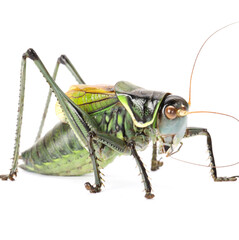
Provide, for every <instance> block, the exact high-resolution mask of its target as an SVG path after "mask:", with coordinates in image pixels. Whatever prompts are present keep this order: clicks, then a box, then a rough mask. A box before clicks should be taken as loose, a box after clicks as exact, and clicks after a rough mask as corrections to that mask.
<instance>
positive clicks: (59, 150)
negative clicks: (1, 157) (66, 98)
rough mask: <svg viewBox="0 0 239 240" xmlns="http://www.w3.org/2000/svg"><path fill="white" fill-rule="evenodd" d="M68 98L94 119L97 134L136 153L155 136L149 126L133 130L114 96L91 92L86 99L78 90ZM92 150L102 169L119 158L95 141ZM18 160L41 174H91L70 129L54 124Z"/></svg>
mask: <svg viewBox="0 0 239 240" xmlns="http://www.w3.org/2000/svg"><path fill="white" fill-rule="evenodd" d="M68 95H70V97H71V99H72V100H74V102H76V103H77V104H78V105H79V106H80V107H81V108H82V109H84V111H86V112H88V114H90V116H92V118H94V120H95V121H96V123H97V125H98V129H99V131H100V132H104V133H108V134H110V135H114V136H116V137H117V138H119V139H121V140H124V141H129V140H134V141H135V143H136V148H137V149H138V150H144V149H145V147H147V145H148V144H149V142H150V139H152V136H153V135H156V133H154V130H153V129H152V128H151V127H150V126H149V127H145V128H138V127H136V126H135V124H134V123H133V120H132V117H131V116H130V114H129V113H128V111H127V110H126V109H125V107H124V106H123V104H121V102H120V101H119V100H118V98H117V97H116V95H114V94H111V95H110V96H109V95H107V94H106V93H92V92H91V93H88V96H87V93H85V94H84V95H83V94H82V91H78V90H77V91H74V94H72V93H70V94H69V93H68ZM76 95H77V97H76ZM73 96H75V97H73ZM99 99H100V100H101V101H100V100H99ZM102 99H103V100H102ZM94 148H95V151H96V156H97V157H98V159H100V161H99V165H100V166H101V167H102V168H103V167H105V166H106V165H108V164H109V163H111V162H112V161H113V160H114V159H115V157H116V156H118V155H120V154H121V153H119V152H116V151H114V150H113V149H112V148H109V147H108V146H106V145H104V144H102V143H99V142H96V141H94ZM126 154H127V153H126ZM21 156H22V159H23V161H24V165H21V167H22V168H24V169H26V170H29V171H34V172H37V173H41V174H49V175H62V176H77V175H83V174H86V173H89V172H91V171H93V166H92V162H91V158H90V155H89V152H88V151H87V150H86V149H85V148H84V147H83V146H81V144H80V143H79V141H78V140H77V138H76V136H75V134H74V132H73V130H72V129H71V127H70V126H69V125H68V124H67V123H64V122H60V123H59V124H57V125H56V126H55V127H54V128H53V129H52V130H51V131H49V132H48V133H47V134H46V135H45V136H44V137H42V138H41V139H39V140H38V141H37V142H36V143H35V144H34V145H33V146H32V147H31V148H30V149H28V150H26V151H25V152H23V153H22V155H21Z"/></svg>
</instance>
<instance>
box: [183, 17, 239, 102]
mask: <svg viewBox="0 0 239 240" xmlns="http://www.w3.org/2000/svg"><path fill="white" fill-rule="evenodd" d="M236 23H239V21H237V22H234V23H230V24H228V25H226V26H224V27H222V28H220V29H218V30H217V31H215V32H214V33H212V34H211V35H210V36H209V37H208V38H207V39H206V40H205V42H204V43H203V44H202V46H201V48H200V49H199V51H198V53H197V56H196V58H195V60H194V63H193V68H192V72H191V76H190V84H189V100H188V105H189V106H191V98H192V97H191V89H192V77H193V72H194V68H195V65H196V62H197V59H198V56H199V54H200V52H201V51H202V49H203V47H204V45H205V44H206V42H207V41H208V40H209V39H210V38H211V37H212V36H213V35H215V34H216V33H217V32H219V31H221V30H222V29H224V28H227V27H229V26H231V25H233V24H236Z"/></svg>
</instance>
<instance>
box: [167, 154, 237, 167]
mask: <svg viewBox="0 0 239 240" xmlns="http://www.w3.org/2000/svg"><path fill="white" fill-rule="evenodd" d="M169 157H171V158H172V159H173V160H177V161H179V162H183V163H187V164H191V165H196V166H199V167H210V168H226V167H232V166H235V165H238V164H239V162H235V163H232V164H228V165H223V166H210V165H205V164H200V163H193V162H189V161H185V160H182V159H179V158H175V157H172V156H169Z"/></svg>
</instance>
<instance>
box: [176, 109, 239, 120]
mask: <svg viewBox="0 0 239 240" xmlns="http://www.w3.org/2000/svg"><path fill="white" fill-rule="evenodd" d="M193 113H212V114H219V115H223V116H226V117H230V118H233V119H234V120H236V121H238V122H239V119H238V118H236V117H234V116H232V115H229V114H226V113H220V112H212V111H192V112H188V111H186V110H183V109H179V110H178V111H177V116H179V117H184V116H187V115H188V114H193Z"/></svg>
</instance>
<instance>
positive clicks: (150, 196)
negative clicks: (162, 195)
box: [145, 192, 154, 199]
mask: <svg viewBox="0 0 239 240" xmlns="http://www.w3.org/2000/svg"><path fill="white" fill-rule="evenodd" d="M145 197H146V198H147V199H152V198H154V194H152V193H150V192H148V193H146V194H145Z"/></svg>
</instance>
